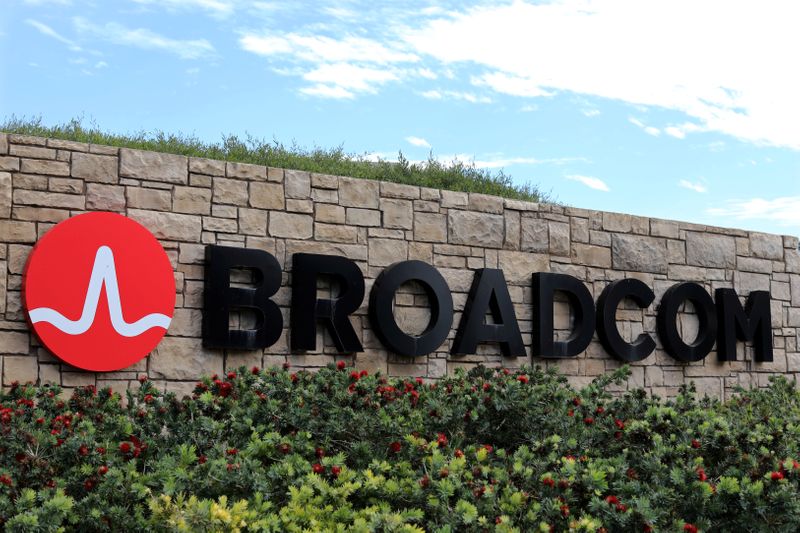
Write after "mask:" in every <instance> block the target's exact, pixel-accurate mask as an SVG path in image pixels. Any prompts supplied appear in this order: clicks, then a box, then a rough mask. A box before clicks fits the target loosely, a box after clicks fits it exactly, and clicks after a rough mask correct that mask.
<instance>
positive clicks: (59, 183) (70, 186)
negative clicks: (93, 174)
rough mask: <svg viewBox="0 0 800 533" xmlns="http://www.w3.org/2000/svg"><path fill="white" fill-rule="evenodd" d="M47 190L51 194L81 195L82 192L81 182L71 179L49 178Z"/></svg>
mask: <svg viewBox="0 0 800 533" xmlns="http://www.w3.org/2000/svg"><path fill="white" fill-rule="evenodd" d="M47 188H48V190H51V191H53V192H66V193H70V194H81V193H82V192H83V180H79V179H72V178H50V179H48V180H47Z"/></svg>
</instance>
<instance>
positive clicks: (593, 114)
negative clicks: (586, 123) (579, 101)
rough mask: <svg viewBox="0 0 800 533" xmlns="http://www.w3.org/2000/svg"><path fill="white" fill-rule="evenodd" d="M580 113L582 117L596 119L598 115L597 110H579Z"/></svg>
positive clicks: (598, 111)
mask: <svg viewBox="0 0 800 533" xmlns="http://www.w3.org/2000/svg"><path fill="white" fill-rule="evenodd" d="M581 113H583V115H584V116H586V117H589V118H591V117H596V116H597V115H599V114H600V110H599V109H581Z"/></svg>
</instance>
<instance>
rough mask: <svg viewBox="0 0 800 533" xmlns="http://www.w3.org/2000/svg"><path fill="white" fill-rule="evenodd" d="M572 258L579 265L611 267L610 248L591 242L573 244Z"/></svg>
mask: <svg viewBox="0 0 800 533" xmlns="http://www.w3.org/2000/svg"><path fill="white" fill-rule="evenodd" d="M573 252H574V256H573V257H574V260H575V262H576V263H577V264H579V265H587V266H593V267H598V268H611V249H610V248H605V247H603V246H592V245H591V244H575V245H573Z"/></svg>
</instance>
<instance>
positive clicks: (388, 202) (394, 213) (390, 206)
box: [380, 198, 414, 229]
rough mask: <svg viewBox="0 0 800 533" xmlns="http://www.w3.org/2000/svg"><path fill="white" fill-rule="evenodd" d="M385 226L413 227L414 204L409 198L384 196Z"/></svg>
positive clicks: (382, 200)
mask: <svg viewBox="0 0 800 533" xmlns="http://www.w3.org/2000/svg"><path fill="white" fill-rule="evenodd" d="M380 203H381V211H382V212H383V227H384V228H401V229H411V228H412V226H413V223H414V219H413V216H414V206H413V204H412V203H411V202H410V201H409V200H394V199H388V198H382V199H381V201H380Z"/></svg>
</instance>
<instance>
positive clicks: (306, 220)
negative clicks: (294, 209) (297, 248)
mask: <svg viewBox="0 0 800 533" xmlns="http://www.w3.org/2000/svg"><path fill="white" fill-rule="evenodd" d="M269 234H270V235H271V236H273V237H287V238H290V239H310V238H311V237H312V236H313V234H314V219H313V218H312V217H311V216H310V215H300V214H296V213H281V212H277V211H275V212H272V213H270V217H269Z"/></svg>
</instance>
